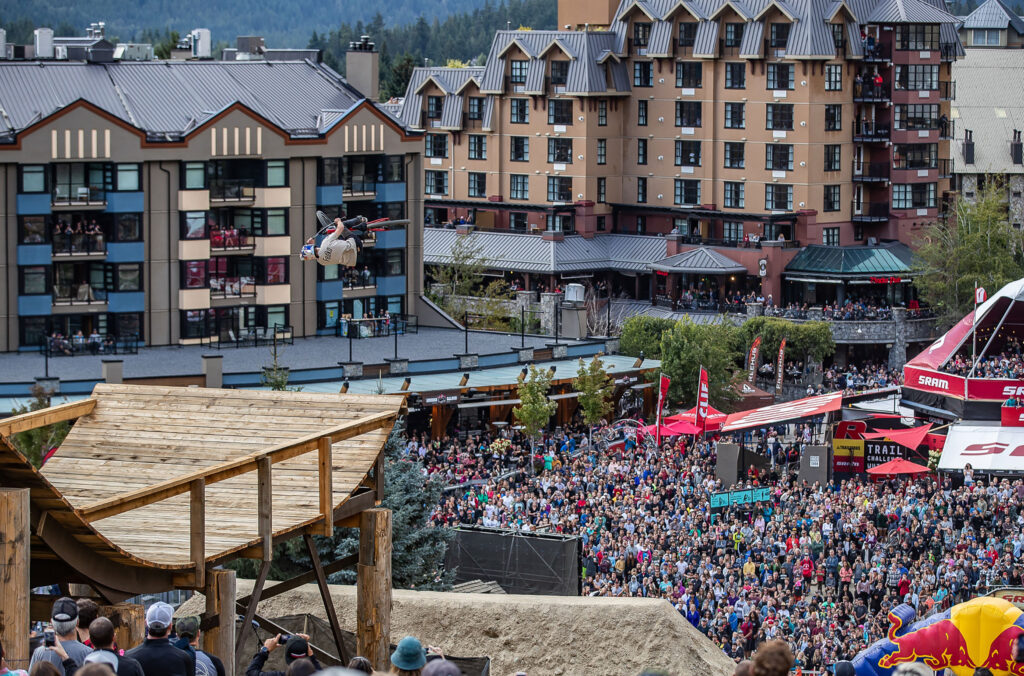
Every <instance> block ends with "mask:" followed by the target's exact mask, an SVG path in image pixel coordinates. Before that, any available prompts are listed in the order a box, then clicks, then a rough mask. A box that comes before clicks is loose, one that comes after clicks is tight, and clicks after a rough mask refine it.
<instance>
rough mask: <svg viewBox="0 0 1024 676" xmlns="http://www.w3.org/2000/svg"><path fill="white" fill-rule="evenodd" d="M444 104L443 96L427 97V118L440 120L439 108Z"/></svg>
mask: <svg viewBox="0 0 1024 676" xmlns="http://www.w3.org/2000/svg"><path fill="white" fill-rule="evenodd" d="M443 106H444V98H442V97H440V96H428V97H427V119H430V120H440V119H441V108H442V107H443Z"/></svg>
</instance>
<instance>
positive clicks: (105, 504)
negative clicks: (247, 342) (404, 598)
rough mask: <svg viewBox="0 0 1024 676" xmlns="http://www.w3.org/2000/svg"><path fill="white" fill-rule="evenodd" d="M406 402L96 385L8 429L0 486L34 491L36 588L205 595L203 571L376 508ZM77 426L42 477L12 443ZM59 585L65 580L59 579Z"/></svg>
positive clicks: (3, 424)
mask: <svg viewBox="0 0 1024 676" xmlns="http://www.w3.org/2000/svg"><path fill="white" fill-rule="evenodd" d="M403 406H404V399H403V398H402V397H395V396H372V395H341V394H339V395H330V394H307V393H303V392H264V391H245V390H213V389H201V388H175V387H148V386H135V385H106V384H101V385H97V386H96V388H95V389H94V390H93V393H92V396H91V397H90V398H89V399H86V400H84V401H80V402H75V403H73V404H65V405H63V406H57V407H53V408H51V409H46V410H44V411H37V412H33V413H29V414H25V415H23V416H17V417H14V418H8V419H6V420H0V436H2V437H4V443H3V444H0V488H29V489H31V493H30V494H31V508H32V517H31V518H32V573H33V576H32V584H33V585H38V584H45V583H46V582H48V581H51V580H53V578H56V577H60V578H62V579H63V580H66V579H68V574H69V573H74V576H75V577H78V578H80V579H82V581H85V582H89V583H90V584H93V585H94V587H95V588H96V589H98V590H101V591H104V592H107V595H108V596H109V597H111V598H113V597H117V596H121V597H123V596H125V595H128V594H133V593H139V592H145V591H159V590H161V589H170V588H172V587H192V588H202V587H203V584H204V577H205V571H206V569H207V568H209V567H211V566H213V565H217V564H220V563H224V562H226V561H229V560H232V559H235V558H239V557H249V558H257V559H264V560H269V554H270V548H271V546H272V544H273V543H275V542H280V541H284V540H288V539H291V538H293V537H296V536H298V535H300V534H315V533H329V532H331V531H332V529H333V527H334V525H335V524H342V523H346V524H348V525H354V523H353V518H354V517H356V516H357V515H358V514H359V513H360V512H362V511H364V510H366V509H369V508H371V507H373V506H374V505H375V504H378V503H379V499H380V496H381V493H382V490H383V485H382V484H383V482H382V481H379V480H378V478H379V477H382V469H383V457H382V450H383V446H384V443H385V441H386V440H387V436H388V434H389V432H390V431H391V429H392V427H393V426H394V423H395V420H396V419H397V417H398V415H399V412H400V410H401V409H402V407H403ZM74 419H77V421H76V422H75V424H74V425H73V427H72V428H71V432H70V434H68V437H67V439H66V440H65V441H64V443H63V444H62V445H61V447H60V449H59V450H58V451H57V454H56V455H55V456H54V457H53V458H52V459H51V460H50V461H49V462H48V463H47V464H46V465H45V467H44V468H43V470H42V471H41V472H40V471H37V470H35V469H34V468H33V467H32V466H31V465H30V464H29V463H28V462H27V461H26V460H25V459H24V458H23V457H22V456H21V455H20V454H19V453H17V451H15V450H14V449H13V447H11V445H10V444H9V443H8V440H7V438H6V437H8V436H10V435H11V434H14V433H17V432H18V431H21V430H24V429H31V428H33V427H38V426H41V425H45V424H50V423H53V422H57V421H60V420H74ZM53 581H55V580H53Z"/></svg>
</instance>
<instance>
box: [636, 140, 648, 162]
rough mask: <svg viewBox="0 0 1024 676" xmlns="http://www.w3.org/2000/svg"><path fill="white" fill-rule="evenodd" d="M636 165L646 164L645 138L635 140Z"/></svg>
mask: <svg viewBox="0 0 1024 676" xmlns="http://www.w3.org/2000/svg"><path fill="white" fill-rule="evenodd" d="M636 163H637V164H647V139H645V138H638V139H637V140H636Z"/></svg>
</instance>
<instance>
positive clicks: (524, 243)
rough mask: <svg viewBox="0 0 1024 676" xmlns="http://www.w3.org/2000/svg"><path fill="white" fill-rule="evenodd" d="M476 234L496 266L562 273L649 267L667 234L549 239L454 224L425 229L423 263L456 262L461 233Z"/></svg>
mask: <svg viewBox="0 0 1024 676" xmlns="http://www.w3.org/2000/svg"><path fill="white" fill-rule="evenodd" d="M460 236H463V237H472V238H473V239H474V241H475V242H476V243H478V244H479V245H480V249H481V256H482V257H483V258H484V259H485V260H486V261H487V266H488V267H489V268H491V269H499V270H511V271H513V272H537V273H545V274H558V273H566V272H588V271H592V270H621V271H627V272H647V271H649V270H650V269H651V261H653V260H658V259H660V258H663V257H664V256H665V238H664V237H652V236H644V235H618V234H608V235H597V236H595V237H593V238H589V239H588V238H585V237H583V236H581V235H566V236H565V238H564V239H563V240H562V241H549V240H545V239H543V238H542V237H539V236H537V235H527V234H521V233H514V232H493V231H491V232H482V231H477V232H474V233H472V234H470V235H458V234H456V232H455V230H452V229H449V228H424V230H423V262H424V263H426V264H427V265H438V264H446V263H450V262H451V261H452V258H451V250H452V246H453V245H454V244H455V238H456V237H460Z"/></svg>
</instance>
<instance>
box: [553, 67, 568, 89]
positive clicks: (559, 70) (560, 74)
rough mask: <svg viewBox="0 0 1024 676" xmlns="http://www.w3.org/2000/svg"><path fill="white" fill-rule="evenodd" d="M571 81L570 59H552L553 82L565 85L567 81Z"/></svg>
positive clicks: (557, 84)
mask: <svg viewBox="0 0 1024 676" xmlns="http://www.w3.org/2000/svg"><path fill="white" fill-rule="evenodd" d="M568 81H569V62H568V61H552V62H551V84H553V85H555V86H563V87H564V86H565V83H566V82H568Z"/></svg>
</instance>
